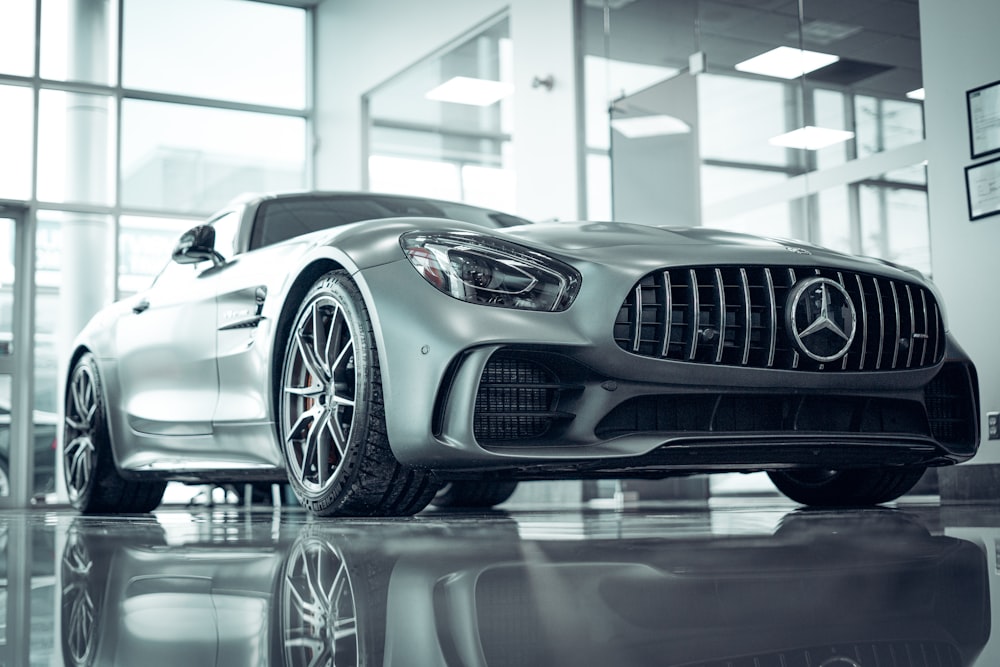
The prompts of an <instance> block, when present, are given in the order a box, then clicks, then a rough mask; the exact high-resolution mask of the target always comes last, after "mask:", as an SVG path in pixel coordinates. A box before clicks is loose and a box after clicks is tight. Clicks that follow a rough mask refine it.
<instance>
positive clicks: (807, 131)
mask: <svg viewBox="0 0 1000 667" xmlns="http://www.w3.org/2000/svg"><path fill="white" fill-rule="evenodd" d="M853 138H854V133H853V132H847V131H846V130H831V129H828V128H825V127H814V126H812V125H806V126H805V127H800V128H799V129H797V130H792V131H791V132H786V133H785V134H779V135H778V136H776V137H771V138H770V139H768V143H769V144H771V145H772V146H784V147H785V148H800V149H802V150H807V151H818V150H819V149H821V148H826V147H827V146H833V145H834V144H839V143H841V142H844V141H847V140H849V139H853Z"/></svg>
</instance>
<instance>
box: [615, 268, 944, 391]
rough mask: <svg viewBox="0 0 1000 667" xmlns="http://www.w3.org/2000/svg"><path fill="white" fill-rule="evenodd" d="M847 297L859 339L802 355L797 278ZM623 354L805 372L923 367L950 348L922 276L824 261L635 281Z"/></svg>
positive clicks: (621, 323)
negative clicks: (795, 313)
mask: <svg viewBox="0 0 1000 667" xmlns="http://www.w3.org/2000/svg"><path fill="white" fill-rule="evenodd" d="M814 276H815V277H820V278H825V279H827V280H828V281H830V282H834V283H836V284H837V285H839V286H840V287H842V288H843V290H844V291H846V293H847V294H848V295H849V297H850V301H851V303H852V304H853V311H854V313H855V316H856V326H855V328H854V331H855V333H854V337H853V341H852V342H851V343H850V346H849V347H848V349H847V350H846V352H844V353H843V354H842V355H837V356H836V359H834V360H817V359H815V358H812V357H810V356H807V355H806V354H802V353H801V352H800V350H799V348H798V347H797V346H796V343H795V341H794V339H793V335H792V333H791V332H790V331H789V329H790V327H789V326H788V323H787V322H786V320H787V319H788V318H789V316H790V315H791V313H790V311H789V304H788V303H787V302H788V301H789V300H790V298H791V294H792V292H793V291H794V290H795V288H796V286H797V285H798V284H799V283H800V282H801V281H805V280H807V279H809V278H812V277H814ZM614 337H615V342H617V343H618V346H619V347H621V348H622V349H623V350H625V351H626V352H631V353H633V354H637V355H641V356H645V357H654V358H657V359H668V360H672V361H682V362H690V363H700V364H715V365H723V366H742V367H748V368H767V369H780V370H805V371H827V372H835V371H888V370H905V369H915V368H925V367H928V366H933V365H935V364H937V363H938V362H939V361H941V359H942V357H943V355H944V328H943V324H942V320H941V314H940V312H939V308H938V304H937V301H936V300H935V298H934V295H933V294H932V293H931V292H930V291H929V290H928V289H926V288H924V287H922V286H921V285H919V284H917V283H910V282H906V281H902V280H894V279H890V278H885V277H882V276H875V275H871V274H864V273H855V272H849V271H836V270H833V269H820V268H801V267H799V268H791V267H779V266H718V267H705V266H699V267H685V268H671V269H664V270H661V271H656V272H653V273H650V274H648V275H646V276H645V277H643V278H642V280H640V281H639V282H638V283H636V285H635V286H634V287H633V289H632V290H631V292H630V293H629V294H628V296H627V297H626V298H625V300H624V302H623V303H622V305H621V308H620V309H619V311H618V317H617V319H616V320H615V326H614Z"/></svg>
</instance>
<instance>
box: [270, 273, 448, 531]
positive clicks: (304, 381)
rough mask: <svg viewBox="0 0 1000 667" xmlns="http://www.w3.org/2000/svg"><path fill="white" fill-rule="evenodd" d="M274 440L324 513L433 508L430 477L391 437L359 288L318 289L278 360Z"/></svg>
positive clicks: (335, 282) (337, 281)
mask: <svg viewBox="0 0 1000 667" xmlns="http://www.w3.org/2000/svg"><path fill="white" fill-rule="evenodd" d="M281 364H282V366H281V374H280V376H279V377H280V381H281V385H280V386H279V387H277V388H276V391H277V396H278V401H277V413H278V429H279V430H278V437H279V438H280V440H281V446H282V451H283V453H284V457H285V465H286V467H287V469H288V481H289V483H290V484H291V486H292V489H293V490H294V491H295V495H296V496H298V498H299V501H300V502H301V503H302V505H303V506H304V507H306V508H307V509H308V510H310V511H311V512H312V513H314V514H316V515H318V516H405V515H409V514H414V513H416V512H419V511H420V510H422V509H423V508H424V507H426V506H427V504H428V503H429V502H430V501H431V498H432V497H433V496H434V492H435V490H436V489H437V484H436V482H435V481H434V477H433V475H432V474H431V472H430V471H427V470H423V469H416V468H410V467H406V466H402V465H400V463H399V462H398V461H397V460H396V458H395V456H393V454H392V450H391V449H390V446H389V439H388V437H387V435H386V427H385V409H384V405H383V398H382V378H381V374H380V370H379V361H378V350H377V349H376V346H375V335H374V333H373V331H372V324H371V319H370V318H369V316H368V310H367V308H366V307H365V305H364V301H363V299H362V296H361V292H360V291H359V290H358V287H357V285H355V284H354V282H353V281H351V279H350V277H349V276H348V275H347V274H346V273H345V272H343V271H332V272H330V273H328V274H326V275H325V276H323V277H322V278H320V279H319V280H317V281H316V283H315V284H314V285H313V287H312V289H311V290H310V291H309V292H308V294H306V296H305V298H304V299H303V300H302V303H301V305H300V306H299V309H298V312H297V313H296V315H295V318H294V320H293V321H292V325H291V328H290V329H289V332H288V336H287V342H286V344H285V353H284V356H283V357H282V360H281Z"/></svg>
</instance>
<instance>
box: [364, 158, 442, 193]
mask: <svg viewBox="0 0 1000 667" xmlns="http://www.w3.org/2000/svg"><path fill="white" fill-rule="evenodd" d="M368 172H369V177H368V178H369V187H370V188H371V190H372V191H373V192H392V193H395V194H402V195H418V196H423V197H433V198H435V199H450V200H453V201H459V200H461V199H462V181H461V175H460V173H459V168H458V165H455V164H451V163H448V162H438V161H436V160H413V159H410V158H401V157H389V156H387V155H372V156H371V157H370V158H369V159H368Z"/></svg>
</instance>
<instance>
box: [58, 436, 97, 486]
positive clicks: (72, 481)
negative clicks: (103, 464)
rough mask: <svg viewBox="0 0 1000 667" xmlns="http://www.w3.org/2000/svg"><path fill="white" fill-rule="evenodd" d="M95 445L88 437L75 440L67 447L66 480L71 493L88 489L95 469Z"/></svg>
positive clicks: (65, 454)
mask: <svg viewBox="0 0 1000 667" xmlns="http://www.w3.org/2000/svg"><path fill="white" fill-rule="evenodd" d="M93 457H94V443H93V441H91V439H90V438H89V437H88V436H80V437H77V438H74V439H73V440H71V441H70V442H69V443H68V444H67V445H66V450H65V452H64V459H65V464H66V467H67V470H66V479H67V482H68V483H69V486H70V488H69V491H70V492H71V493H79V492H81V491H82V490H83V489H85V488H86V487H87V483H88V482H89V481H90V474H91V469H92V468H93Z"/></svg>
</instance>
